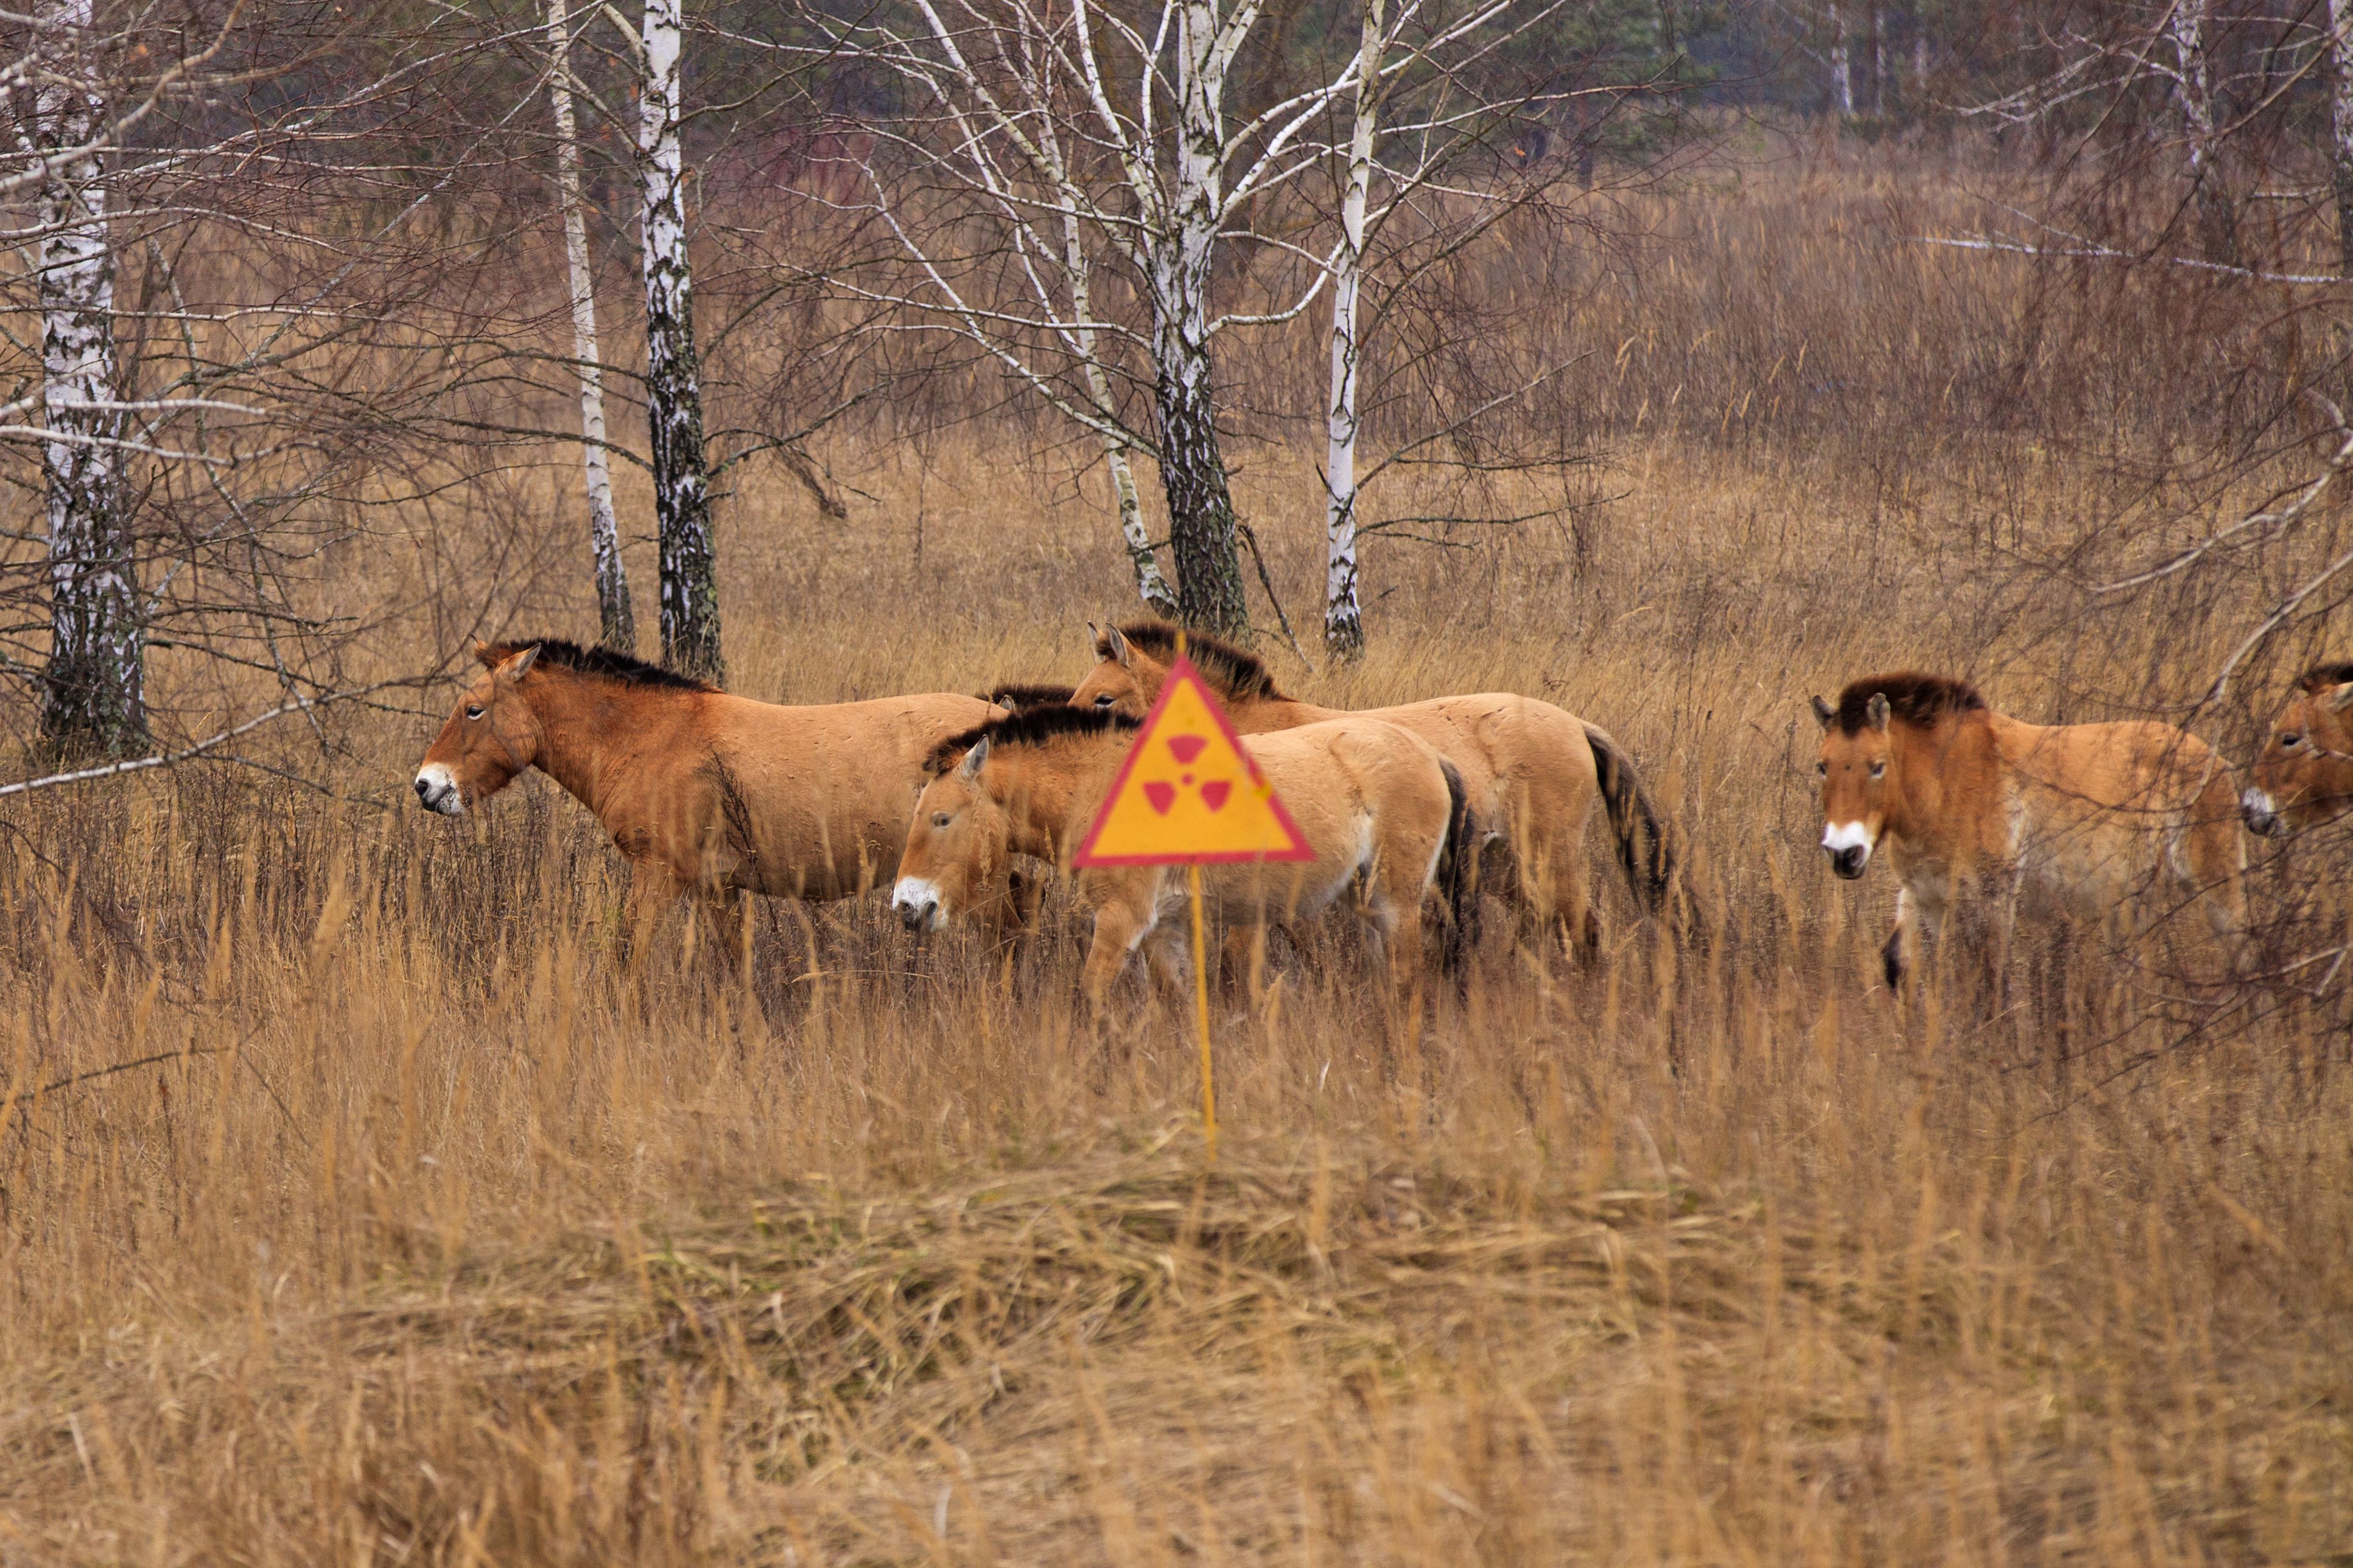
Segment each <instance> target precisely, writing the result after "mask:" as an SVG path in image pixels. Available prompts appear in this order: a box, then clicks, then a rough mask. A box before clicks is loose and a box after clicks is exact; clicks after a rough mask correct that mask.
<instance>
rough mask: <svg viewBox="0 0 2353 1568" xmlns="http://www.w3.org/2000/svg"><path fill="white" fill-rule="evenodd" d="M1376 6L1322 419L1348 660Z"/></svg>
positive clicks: (1337, 609)
mask: <svg viewBox="0 0 2353 1568" xmlns="http://www.w3.org/2000/svg"><path fill="white" fill-rule="evenodd" d="M1381 8H1382V0H1363V12H1362V31H1361V35H1360V37H1359V41H1358V43H1357V46H1356V117H1355V119H1354V120H1353V121H1351V122H1350V125H1349V129H1348V173H1347V184H1346V185H1345V188H1344V190H1343V191H1342V194H1341V197H1340V247H1339V254H1338V257H1337V258H1336V262H1335V267H1334V269H1333V275H1332V403H1331V408H1330V410H1329V414H1328V417H1327V421H1326V442H1325V451H1324V476H1325V477H1324V484H1325V486H1326V487H1327V488H1328V489H1329V491H1330V495H1329V498H1328V500H1327V501H1326V504H1325V507H1324V647H1325V649H1326V650H1328V651H1329V652H1330V653H1331V655H1332V656H1333V658H1337V659H1341V660H1348V659H1354V658H1358V657H1360V656H1361V655H1362V654H1363V653H1364V651H1365V617H1364V606H1363V604H1362V602H1361V600H1360V598H1359V595H1358V594H1357V589H1356V435H1357V426H1356V390H1357V378H1358V375H1359V374H1360V373H1361V371H1362V368H1363V360H1364V342H1363V341H1362V340H1361V339H1360V338H1358V337H1357V335H1356V299H1357V296H1358V294H1359V293H1360V292H1361V290H1362V289H1363V287H1364V279H1365V207H1366V202H1367V199H1368V196H1369V193H1370V191H1371V189H1372V182H1373V125H1374V120H1375V118H1376V117H1377V114H1378V113H1379V109H1380V80H1381V37H1382V16H1381Z"/></svg>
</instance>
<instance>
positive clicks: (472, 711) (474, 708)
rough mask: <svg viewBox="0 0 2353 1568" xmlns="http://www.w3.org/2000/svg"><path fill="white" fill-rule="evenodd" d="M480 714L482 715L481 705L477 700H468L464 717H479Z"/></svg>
mask: <svg viewBox="0 0 2353 1568" xmlns="http://www.w3.org/2000/svg"><path fill="white" fill-rule="evenodd" d="M481 716H482V705H481V704H480V703H479V702H469V703H467V704H466V717H467V718H469V719H479V718H480V717H481Z"/></svg>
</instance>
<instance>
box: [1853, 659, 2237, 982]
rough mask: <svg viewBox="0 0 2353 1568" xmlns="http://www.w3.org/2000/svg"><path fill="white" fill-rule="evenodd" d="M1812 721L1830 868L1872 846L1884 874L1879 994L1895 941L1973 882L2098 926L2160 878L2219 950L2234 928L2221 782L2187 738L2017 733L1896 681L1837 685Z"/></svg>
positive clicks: (1970, 699) (1962, 691) (1991, 715)
mask: <svg viewBox="0 0 2353 1568" xmlns="http://www.w3.org/2000/svg"><path fill="white" fill-rule="evenodd" d="M1814 717H1815V718H1816V719H1817V720H1819V721H1820V723H1821V726H1822V749H1821V760H1820V762H1819V763H1816V764H1815V771H1816V772H1817V773H1820V775H1821V780H1822V849H1823V852H1824V853H1825V854H1827V855H1828V856H1829V857H1830V860H1831V870H1833V871H1835V872H1836V873H1837V874H1838V875H1839V876H1841V877H1844V878H1850V879H1851V878H1855V877H1860V876H1862V873H1863V868H1865V867H1866V866H1867V865H1869V864H1870V862H1871V858H1872V855H1873V851H1874V850H1876V849H1877V848H1878V847H1879V846H1880V844H1882V843H1885V844H1886V845H1887V846H1888V858H1890V859H1891V860H1893V861H1894V866H1895V877H1896V881H1897V883H1898V890H1897V893H1896V896H1895V930H1894V932H1893V933H1891V934H1890V935H1889V937H1888V939H1887V943H1886V946H1885V947H1884V948H1883V949H1882V951H1881V961H1882V964H1883V967H1884V969H1885V971H1886V973H1887V983H1888V984H1889V985H1890V986H1894V985H1897V984H1901V983H1902V982H1903V979H1904V973H1905V968H1906V966H1907V957H1906V953H1905V934H1906V932H1908V931H1911V930H1912V929H1913V928H1914V927H1915V925H1916V926H1917V927H1918V928H1919V930H1920V932H1921V933H1922V934H1923V935H1925V936H1928V937H1934V936H1935V935H1936V931H1937V930H1938V928H1939V927H1940V926H1942V924H1943V923H1944V921H1945V917H1946V915H1947V913H1948V912H1949V911H1950V910H1951V909H1952V908H1953V904H1954V900H1955V897H1956V895H1957V891H1958V889H1959V887H1960V884H1961V883H1962V882H1963V881H1964V880H1965V879H1969V878H1972V877H1974V878H1976V879H1978V880H1980V881H1983V882H1990V883H1993V884H1994V885H1995V886H1996V887H2000V885H2001V884H2003V883H2007V884H2008V886H2009V889H2010V894H2011V896H2012V897H2013V898H2021V897H2022V898H2028V899H2031V900H2032V901H2034V902H2036V903H2042V904H2047V905H2048V906H2050V907H2052V909H2054V910H2060V911H2063V912H2067V913H2073V914H2076V915H2079V916H2093V917H2097V916H2100V915H2104V914H2105V913H2107V912H2108V911H2110V910H2116V909H2119V908H2122V907H2124V905H2125V904H2126V902H2127V900H2130V898H2131V897H2132V895H2133V892H2134V891H2135V889H2137V888H2139V887H2142V886H2145V885H2146V884H2147V882H2148V881H2149V880H2150V879H2153V877H2154V876H2155V874H2156V873H2157V872H2158V870H2159V869H2160V868H2162V869H2163V871H2164V872H2165V873H2167V874H2168V875H2169V876H2170V877H2171V878H2172V879H2173V880H2174V882H2175V883H2176V885H2177V886H2178V887H2179V889H2181V891H2182V893H2183V894H2184V895H2185V896H2186V897H2187V898H2188V899H2189V900H2191V901H2194V902H2196V903H2198V904H2199V905H2200V907H2201V908H2202V909H2203V910H2204V912H2205V915H2206V920H2207V922H2208V924H2209V925H2210V926H2211V928H2212V930H2213V932H2214V934H2215V936H2216V937H2217V938H2218V939H2219V940H2221V942H2223V943H2224V944H2225V945H2226V946H2230V947H2232V948H2234V949H2235V947H2236V944H2237V942H2238V939H2239V936H2240V934H2241V933H2242V932H2243V931H2245V929H2246V894H2245V890H2244V889H2243V887H2242V883H2241V872H2242V869H2243V868H2244V866H2245V855H2244V851H2243V846H2242V841H2241V840H2240V837H2239V834H2238V829H2237V826H2235V824H2234V823H2233V822H2232V816H2234V815H2235V804H2236V803H2235V802H2234V801H2233V800H2232V793H2231V774H2230V770H2229V769H2228V768H2226V767H2224V766H2223V765H2222V763H2221V759H2220V758H2219V757H2217V756H2216V755H2215V754H2214V752H2213V749H2212V748H2211V747H2210V746H2208V745H2207V744H2206V742H2203V741H2201V740H2200V739H2199V738H2198V737H2197V736H2195V735H2192V734H2190V733H2189V732H2188V731H2183V730H2179V729H2176V728H2174V727H2173V726H2172V725H2170V724H2158V723H2150V722H2146V721H2136V722H2127V723H2117V724H2061V725H2050V726H2046V725H2041V724H2025V723H2021V722H2020V721H2018V720H2015V719H2012V718H2010V717H2009V716H2008V715H2006V714H2002V713H1997V712H1995V711H1994V710H1992V709H1990V708H1989V707H1987V706H1986V702H1985V699H1984V698H1982V697H1980V696H1979V695H1978V690H1977V689H1976V688H1975V687H1973V686H1970V685H1969V684H1968V683H1967V682H1965V681H1959V680H1948V679H1944V678H1943V677H1940V676H1934V675H1918V674H1908V673H1907V674H1895V675H1881V676H1873V677H1871V678H1869V679H1863V680H1856V681H1852V682H1850V683H1849V684H1848V685H1847V687H1846V689H1844V690H1843V691H1841V692H1840V693H1839V700H1838V702H1837V703H1836V704H1835V705H1832V704H1831V703H1828V702H1825V701H1823V700H1821V699H1820V698H1819V697H1817V698H1815V699H1814ZM1915 945H1916V942H1915Z"/></svg>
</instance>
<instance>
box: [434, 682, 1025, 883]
mask: <svg viewBox="0 0 2353 1568" xmlns="http://www.w3.org/2000/svg"><path fill="white" fill-rule="evenodd" d="M474 656H475V657H476V658H478V659H480V661H481V663H482V667H483V668H482V673H481V675H480V677H479V678H478V679H476V680H475V681H474V683H473V685H472V686H470V688H468V689H467V691H466V694H465V696H464V697H463V698H461V699H460V700H459V703H458V706H457V707H456V709H455V710H452V711H451V713H450V715H449V719H448V722H447V723H445V724H443V725H442V726H441V733H440V734H439V735H438V737H437V738H436V739H435V740H434V742H433V745H432V749H431V750H429V751H427V752H426V753H425V760H424V762H423V763H422V764H421V765H420V766H419V767H418V768H417V781H416V787H417V799H418V800H419V801H420V802H422V803H423V804H424V805H425V807H426V808H427V810H429V811H437V812H439V813H441V814H442V815H444V816H459V815H460V814H462V813H464V812H466V811H467V810H469V809H470V808H472V807H473V806H476V805H480V803H481V802H483V801H485V800H487V799H489V798H490V797H491V796H492V795H496V794H497V793H498V792H499V791H500V790H501V789H504V788H505V787H506V786H507V785H508V784H510V783H512V781H513V779H514V778H515V776H516V775H517V774H518V773H522V772H523V771H524V770H525V769H527V768H533V767H536V768H539V769H540V770H542V771H543V772H544V773H546V774H547V775H548V776H549V777H550V778H553V779H554V781H555V782H556V783H557V784H562V785H563V786H564V788H565V790H567V791H568V792H570V793H571V795H573V796H574V797H575V799H577V800H578V801H579V802H580V803H581V804H582V805H586V807H587V808H588V809H589V810H590V811H592V812H594V813H595V814H596V820H597V821H598V822H599V823H600V824H602V825H603V826H604V828H605V830H606V831H607V833H609V834H611V835H612V836H613V844H614V847H617V849H619V850H620V852H621V854H622V856H623V857H624V858H626V859H627V860H628V863H629V867H630V869H631V871H632V872H633V874H634V875H633V879H632V881H633V885H632V888H631V902H632V904H633V905H634V906H636V909H635V911H634V912H635V914H636V915H637V916H642V915H644V914H646V913H649V912H650V910H651V908H653V907H658V906H660V905H666V904H668V903H670V902H672V901H674V900H677V899H678V898H680V897H681V896H684V895H690V894H691V895H693V896H694V897H696V898H698V899H699V900H702V902H703V903H704V904H705V905H706V906H707V907H709V908H711V909H712V911H713V912H714V913H721V914H724V913H725V912H726V911H725V910H723V906H724V905H726V904H728V903H730V902H732V901H733V900H736V899H737V898H739V897H740V896H741V895H744V894H747V893H765V894H768V895H771V896H773V897H776V898H788V899H806V900H810V901H812V902H818V901H824V900H833V899H845V898H849V897H852V896H854V895H856V894H859V893H862V892H864V891H865V890H867V889H869V888H871V887H873V886H874V885H875V884H876V882H877V880H878V879H879V878H880V877H881V875H882V874H883V873H884V872H886V871H887V870H888V869H889V868H890V867H892V866H893V865H895V864H896V863H897V862H898V858H899V853H900V850H901V849H902V847H904V845H905V842H906V835H907V809H908V806H909V805H910V803H912V802H913V800H914V798H915V796H916V795H918V794H919V793H920V792H921V791H922V789H923V778H924V773H923V762H924V759H925V758H927V757H929V756H930V755H931V753H932V752H933V750H934V748H935V747H937V746H938V745H939V743H940V742H942V741H943V740H945V739H946V738H947V737H948V736H950V735H953V734H955V733H956V732H958V731H963V730H968V729H970V728H971V727H972V726H974V725H975V724H977V723H980V722H982V721H986V720H987V719H989V718H991V717H993V716H996V715H997V714H999V713H1000V712H1001V711H1002V710H999V709H997V708H995V707H993V706H991V705H990V704H988V703H987V702H984V701H982V700H980V699H978V698H975V697H963V696H958V695H956V694H955V693H953V692H944V691H943V692H932V693H927V694H924V695H922V696H913V697H890V698H884V699H882V700H879V701H872V702H844V703H838V704H834V705H831V706H828V707H812V708H786V707H780V706H778V705H776V704H775V703H772V702H754V701H752V700H749V699H747V698H742V697H731V696H729V695H728V694H727V693H725V692H723V691H721V690H720V689H717V688H716V687H713V686H711V685H708V684H706V683H705V682H703V681H700V680H694V679H689V678H687V677H685V676H682V675H677V674H674V673H672V672H671V671H670V670H667V669H663V668H659V666H656V665H651V664H647V663H645V662H644V661H643V660H640V659H636V658H629V657H628V655H626V654H619V653H614V652H611V651H609V650H607V649H604V648H584V647H579V646H578V645H576V644H574V643H569V642H562V641H558V640H556V639H554V638H552V637H551V638H542V639H540V640H537V641H533V642H507V643H496V644H486V643H478V644H476V645H475V647H474ZM1029 895H1034V887H1032V888H1029V889H1016V888H1008V889H1007V897H1008V899H1011V900H1015V901H1016V902H1017V903H1018V902H1019V901H1021V900H1023V899H1024V898H1025V897H1026V896H1029ZM983 912H984V913H985V914H1003V915H1005V916H1006V918H1008V919H1013V918H1016V917H1018V914H1019V913H1020V912H1021V911H1020V910H1018V909H1014V910H1009V911H1008V910H999V909H992V910H985V911H983ZM740 923H741V922H740V921H736V922H733V925H732V926H731V925H723V929H730V930H732V929H735V928H736V927H740Z"/></svg>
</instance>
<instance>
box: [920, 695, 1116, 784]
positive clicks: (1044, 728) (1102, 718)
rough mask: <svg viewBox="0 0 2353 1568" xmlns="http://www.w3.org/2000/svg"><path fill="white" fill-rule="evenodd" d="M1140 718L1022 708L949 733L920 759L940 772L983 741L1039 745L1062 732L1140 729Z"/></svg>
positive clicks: (1096, 710)
mask: <svg viewBox="0 0 2353 1568" xmlns="http://www.w3.org/2000/svg"><path fill="white" fill-rule="evenodd" d="M1143 727H1144V721H1143V720H1141V719H1131V718H1129V717H1128V716H1127V715H1126V714H1124V713H1114V712H1113V711H1112V710H1110V709H1108V708H1063V707H1048V708H1025V709H1023V710H1020V711H1019V712H1017V713H1015V714H1014V715H1013V716H1012V717H1011V718H1008V719H991V720H990V721H988V722H987V723H986V724H977V725H975V726H974V727H973V728H971V729H969V730H966V731H965V732H964V733H963V734H961V735H950V736H949V737H948V738H947V739H946V740H944V741H942V742H940V743H939V744H938V745H936V746H934V747H933V748H932V751H931V755H929V756H928V757H925V758H924V759H923V768H924V771H925V772H926V773H944V772H946V771H947V769H948V767H949V766H950V765H951V764H953V763H955V760H956V759H957V758H958V757H961V756H963V755H964V754H965V752H969V751H971V750H972V749H973V748H974V747H975V746H977V745H978V744H980V743H981V742H983V741H987V742H988V743H989V745H990V746H991V747H992V748H993V747H997V746H1042V745H1044V744H1045V743H1046V742H1049V741H1055V740H1060V739H1061V738H1062V737H1063V736H1065V735H1110V734H1117V733H1121V732H1124V731H1135V730H1140V729H1142V728H1143Z"/></svg>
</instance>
